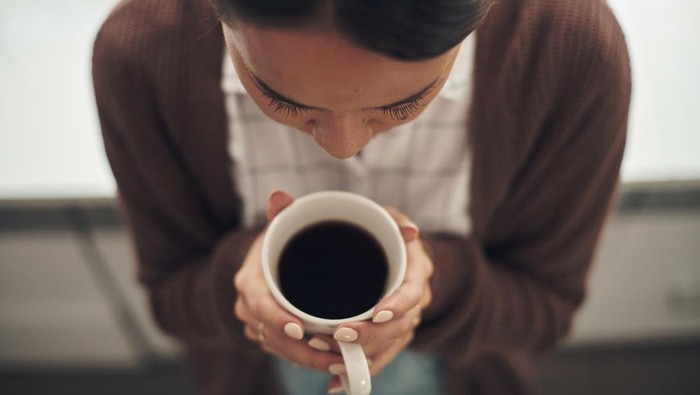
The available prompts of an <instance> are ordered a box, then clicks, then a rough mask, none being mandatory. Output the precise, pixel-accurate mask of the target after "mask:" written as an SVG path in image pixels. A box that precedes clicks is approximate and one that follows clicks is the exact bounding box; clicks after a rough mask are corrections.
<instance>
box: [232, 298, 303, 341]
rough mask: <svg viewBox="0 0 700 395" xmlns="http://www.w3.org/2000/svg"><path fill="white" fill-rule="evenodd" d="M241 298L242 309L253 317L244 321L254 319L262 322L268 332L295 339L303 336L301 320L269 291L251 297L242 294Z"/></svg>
mask: <svg viewBox="0 0 700 395" xmlns="http://www.w3.org/2000/svg"><path fill="white" fill-rule="evenodd" d="M243 299H244V303H246V306H245V308H244V309H242V310H244V311H246V310H247V311H249V314H250V316H252V317H253V318H249V319H248V320H247V321H246V322H250V321H252V320H253V319H254V320H255V322H262V323H264V324H265V328H266V330H267V331H268V333H270V332H276V333H280V334H282V333H283V334H285V335H286V336H287V337H289V338H291V339H294V340H297V341H298V340H301V339H303V338H304V326H303V324H302V323H301V320H299V319H298V318H297V317H295V316H294V315H292V314H290V313H289V312H288V311H287V310H285V309H284V308H282V306H280V305H279V304H278V303H277V302H276V301H275V300H274V299H273V298H272V295H270V293H269V292H268V293H265V294H263V295H258V296H255V297H253V298H248V297H246V296H245V295H244V296H243Z"/></svg>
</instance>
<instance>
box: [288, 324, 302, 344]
mask: <svg viewBox="0 0 700 395" xmlns="http://www.w3.org/2000/svg"><path fill="white" fill-rule="evenodd" d="M284 333H286V334H287V336H289V337H291V338H292V339H296V340H301V339H302V338H304V331H303V330H302V329H301V327H300V326H299V324H295V323H294V322H290V323H288V324H287V325H285V326H284Z"/></svg>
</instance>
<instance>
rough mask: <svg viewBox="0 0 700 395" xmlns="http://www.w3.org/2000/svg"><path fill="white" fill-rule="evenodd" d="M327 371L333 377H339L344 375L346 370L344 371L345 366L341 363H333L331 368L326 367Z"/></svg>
mask: <svg viewBox="0 0 700 395" xmlns="http://www.w3.org/2000/svg"><path fill="white" fill-rule="evenodd" d="M328 371H329V372H331V374H334V375H336V376H337V375H339V374H343V373H345V372H346V371H347V370H346V369H345V365H344V364H342V363H334V364H332V365H331V366H329V367H328Z"/></svg>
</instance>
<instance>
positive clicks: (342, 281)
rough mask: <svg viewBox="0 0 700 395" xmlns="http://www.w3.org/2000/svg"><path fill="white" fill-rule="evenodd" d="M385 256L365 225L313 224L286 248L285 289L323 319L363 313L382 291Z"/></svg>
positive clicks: (300, 305) (301, 306)
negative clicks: (364, 227)
mask: <svg viewBox="0 0 700 395" xmlns="http://www.w3.org/2000/svg"><path fill="white" fill-rule="evenodd" d="M387 267H388V264H387V258H386V255H385V254H384V250H383V249H382V247H381V245H380V244H379V242H378V241H377V240H376V239H375V238H374V236H372V235H371V234H370V233H369V232H367V231H366V230H364V229H362V228H360V227H358V226H356V225H353V224H350V223H348V222H341V221H326V222H319V223H317V224H313V225H311V226H309V227H307V228H305V229H303V230H301V231H300V232H299V233H297V234H296V235H295V236H294V237H293V238H292V239H291V240H290V241H289V242H287V245H285V246H284V249H283V250H282V255H281V258H280V264H279V279H280V287H281V289H282V294H283V295H284V297H285V298H287V300H289V302H291V303H292V304H293V305H294V306H296V307H297V308H298V309H299V310H301V311H303V312H305V313H308V314H311V315H313V316H316V317H320V318H328V319H339V318H348V317H353V316H355V315H358V314H361V313H364V312H365V311H367V310H369V309H370V308H371V307H372V306H374V305H375V304H376V303H377V302H378V301H379V299H380V298H381V296H382V293H383V291H384V286H385V283H386V277H387Z"/></svg>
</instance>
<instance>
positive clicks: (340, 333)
mask: <svg viewBox="0 0 700 395" xmlns="http://www.w3.org/2000/svg"><path fill="white" fill-rule="evenodd" d="M333 338H334V339H335V340H338V341H341V342H354V341H355V340H357V331H356V330H354V329H352V328H340V329H338V330H337V331H335V334H334V335H333Z"/></svg>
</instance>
